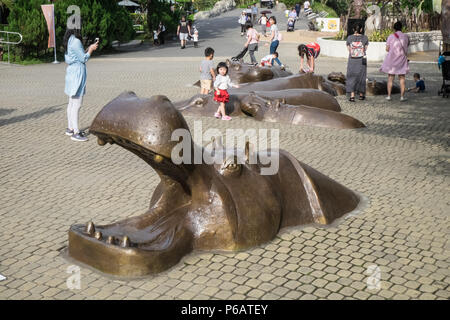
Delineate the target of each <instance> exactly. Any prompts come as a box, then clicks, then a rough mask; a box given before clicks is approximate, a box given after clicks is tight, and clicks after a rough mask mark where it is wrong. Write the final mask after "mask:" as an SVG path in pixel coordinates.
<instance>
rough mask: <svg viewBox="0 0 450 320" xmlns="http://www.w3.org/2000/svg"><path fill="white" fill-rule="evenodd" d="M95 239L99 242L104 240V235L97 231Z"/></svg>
mask: <svg viewBox="0 0 450 320" xmlns="http://www.w3.org/2000/svg"><path fill="white" fill-rule="evenodd" d="M94 237H95V239H97V240H102V237H103V235H102V233H101V232H100V231H96V232H95V234H94Z"/></svg>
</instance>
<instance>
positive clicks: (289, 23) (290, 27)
mask: <svg viewBox="0 0 450 320" xmlns="http://www.w3.org/2000/svg"><path fill="white" fill-rule="evenodd" d="M294 26H295V19H294V18H289V19H288V21H287V30H286V31H287V32H293V31H294Z"/></svg>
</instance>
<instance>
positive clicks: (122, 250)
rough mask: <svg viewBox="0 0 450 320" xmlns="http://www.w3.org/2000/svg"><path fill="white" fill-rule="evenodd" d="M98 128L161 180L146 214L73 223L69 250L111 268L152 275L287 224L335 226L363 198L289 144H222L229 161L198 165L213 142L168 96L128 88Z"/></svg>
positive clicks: (256, 240) (258, 240)
mask: <svg viewBox="0 0 450 320" xmlns="http://www.w3.org/2000/svg"><path fill="white" fill-rule="evenodd" d="M177 129H178V130H177ZM175 130H177V131H181V132H184V133H187V134H186V135H185V136H184V137H185V138H183V142H186V143H185V144H187V146H188V147H187V149H183V150H182V151H183V155H182V157H183V159H184V157H185V156H186V157H187V161H184V162H176V163H177V164H176V163H175V162H174V161H173V160H172V159H173V154H178V155H181V154H180V150H179V149H178V145H179V142H178V141H174V140H172V138H171V137H172V135H173V133H174V132H176V131H175ZM90 132H91V133H92V134H94V135H96V136H97V138H98V143H99V144H100V145H104V144H106V143H111V144H117V145H119V146H121V147H123V148H125V149H127V150H129V151H131V152H132V153H134V154H136V155H137V156H138V157H140V158H141V159H142V160H144V161H145V162H147V163H148V164H149V165H150V166H152V167H153V168H154V169H155V170H156V172H157V173H158V175H159V176H160V179H161V182H160V183H159V185H158V186H157V187H156V189H155V191H154V194H153V196H152V199H151V201H150V208H149V210H148V211H147V212H146V213H144V214H142V215H139V216H135V217H131V218H128V219H124V220H121V221H118V222H115V223H112V224H109V225H100V226H98V225H95V224H94V223H93V222H89V223H88V224H87V225H73V226H71V227H70V230H69V246H68V253H69V256H70V257H72V258H74V259H76V260H78V261H80V262H82V263H85V264H87V265H89V266H92V267H94V268H96V269H98V270H100V271H102V272H105V273H109V274H113V275H118V276H125V277H131V276H143V275H147V274H150V273H157V272H161V271H164V270H166V269H168V268H170V267H171V266H173V265H175V264H177V263H178V262H179V261H180V259H181V258H183V256H185V255H187V254H188V253H190V252H191V251H193V250H212V249H214V250H233V251H234V250H245V249H247V248H250V247H253V246H256V245H260V244H262V243H265V242H267V241H270V240H272V239H273V238H274V237H275V236H276V235H277V233H278V232H279V231H280V229H282V228H285V227H289V226H297V225H304V224H310V223H317V224H320V225H326V224H329V223H332V222H333V221H335V220H336V219H338V218H340V217H342V216H343V215H345V214H346V213H348V212H350V211H352V210H354V209H355V208H356V207H357V205H358V203H359V201H360V200H359V197H358V196H357V195H356V194H355V193H354V192H353V191H351V190H350V189H347V188H346V187H344V186H342V185H340V184H339V183H337V182H336V181H334V180H332V179H330V178H328V177H327V176H325V175H323V174H321V173H319V172H318V171H316V170H314V169H313V168H311V167H309V166H308V165H306V164H304V163H301V162H299V161H298V160H297V159H295V158H294V157H293V156H292V155H291V154H289V153H288V152H286V151H284V150H268V151H266V152H264V151H260V152H252V150H251V148H250V146H249V144H248V143H247V144H245V152H244V151H243V150H240V151H241V152H240V153H239V152H237V153H236V155H233V154H232V155H231V156H229V157H227V156H225V157H220V156H219V155H223V154H224V152H225V150H224V149H223V147H221V146H220V145H216V144H214V147H213V148H211V149H210V151H211V150H212V151H211V155H213V156H214V157H215V158H216V159H219V160H220V159H221V158H222V160H221V161H220V162H214V163H213V164H208V163H207V162H206V161H205V157H202V159H201V160H200V162H197V164H195V162H193V161H192V160H193V158H194V157H193V156H192V155H189V152H188V151H189V150H192V151H193V153H194V155H195V151H200V152H204V151H205V150H207V149H206V148H202V147H200V146H197V145H195V144H194V143H192V142H191V141H192V139H189V138H190V132H189V128H188V126H187V124H186V122H185V120H184V118H183V116H182V115H181V113H180V112H178V111H177V110H176V109H175V107H174V106H173V105H172V103H171V102H170V101H169V99H167V98H166V97H165V96H154V97H152V98H150V99H140V98H138V97H137V96H136V95H135V94H134V93H132V92H127V93H123V94H121V95H120V96H118V97H117V98H115V99H114V100H112V101H111V102H109V103H108V104H107V105H106V106H105V107H103V109H102V110H101V111H100V112H99V113H98V114H97V116H96V117H95V119H94V121H93V123H92V125H91V127H90ZM184 139H186V141H184ZM185 144H184V145H185ZM235 151H238V150H235ZM269 155H270V156H271V157H272V156H273V158H271V159H273V161H274V163H275V160H276V159H278V162H277V163H278V168H279V169H278V171H276V172H273V173H272V174H267V175H264V174H262V173H263V170H265V169H267V166H268V165H267V163H266V162H264V163H266V164H262V163H263V161H261V159H262V158H263V157H264V156H269ZM193 163H194V164H193ZM270 165H271V164H270ZM105 214H109V215H111V213H105Z"/></svg>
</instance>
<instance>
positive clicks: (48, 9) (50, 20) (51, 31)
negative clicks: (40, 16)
mask: <svg viewBox="0 0 450 320" xmlns="http://www.w3.org/2000/svg"><path fill="white" fill-rule="evenodd" d="M41 8H42V12H43V13H44V17H45V21H47V28H48V47H49V48H54V47H55V7H54V6H53V4H43V5H41Z"/></svg>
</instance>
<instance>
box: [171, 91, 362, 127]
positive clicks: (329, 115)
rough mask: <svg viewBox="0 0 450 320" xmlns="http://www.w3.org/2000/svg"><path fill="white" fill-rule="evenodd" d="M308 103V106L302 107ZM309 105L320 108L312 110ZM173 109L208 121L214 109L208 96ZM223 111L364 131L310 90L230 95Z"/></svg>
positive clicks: (331, 101) (322, 94)
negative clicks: (205, 117) (206, 118)
mask: <svg viewBox="0 0 450 320" xmlns="http://www.w3.org/2000/svg"><path fill="white" fill-rule="evenodd" d="M283 97H284V98H283ZM304 102H305V105H304V104H303V103H304ZM308 103H309V104H310V105H306V104H308ZM311 104H312V105H314V106H318V105H320V106H321V107H322V108H318V107H312V106H311ZM174 105H175V107H176V108H177V109H178V110H179V111H181V112H182V113H183V114H185V115H190V116H210V117H213V116H214V113H215V112H216V110H217V107H218V104H217V102H215V101H214V99H213V96H212V95H211V94H210V95H200V94H198V95H195V96H194V97H192V98H191V99H188V100H185V101H180V102H176V103H175V104H174ZM225 110H226V113H227V114H228V115H230V116H232V117H251V118H252V119H254V120H257V121H266V122H278V123H287V124H294V125H311V126H316V127H328V128H337V129H356V128H363V127H365V125H364V124H363V123H362V122H361V121H359V120H357V119H355V118H352V117H350V116H348V115H346V114H342V113H340V112H337V111H340V110H341V109H340V106H339V103H338V102H337V101H336V99H335V98H334V97H332V96H331V95H329V94H328V93H326V92H323V91H320V90H314V89H288V90H280V91H269V92H249V93H234V94H231V95H230V101H229V102H228V103H227V104H225Z"/></svg>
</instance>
